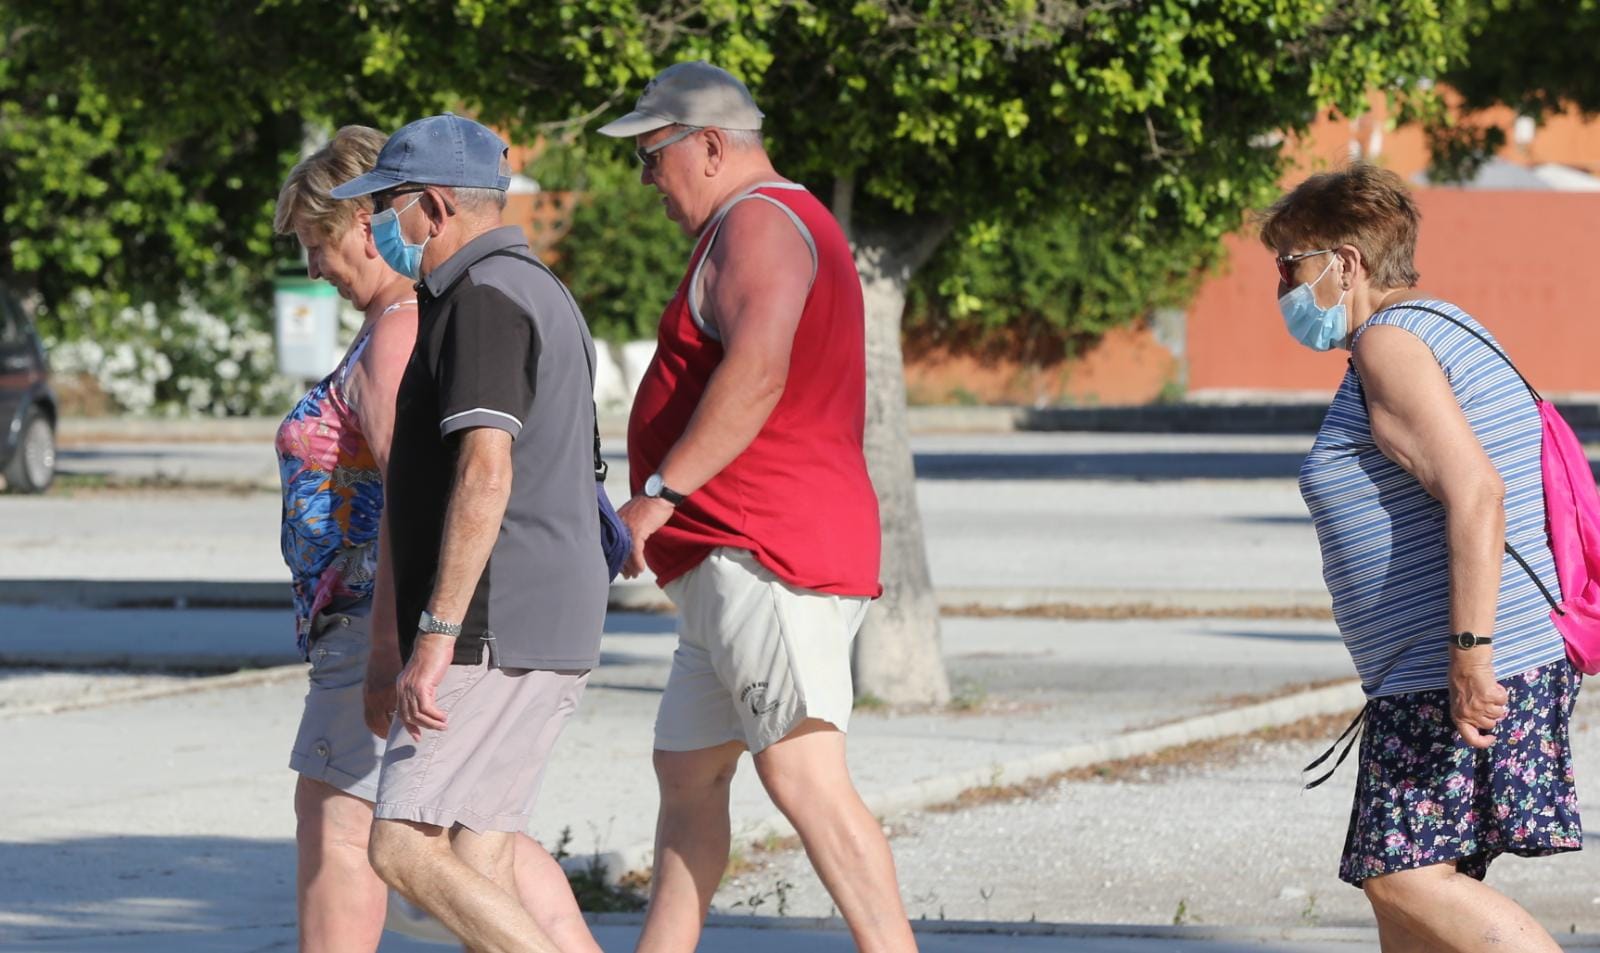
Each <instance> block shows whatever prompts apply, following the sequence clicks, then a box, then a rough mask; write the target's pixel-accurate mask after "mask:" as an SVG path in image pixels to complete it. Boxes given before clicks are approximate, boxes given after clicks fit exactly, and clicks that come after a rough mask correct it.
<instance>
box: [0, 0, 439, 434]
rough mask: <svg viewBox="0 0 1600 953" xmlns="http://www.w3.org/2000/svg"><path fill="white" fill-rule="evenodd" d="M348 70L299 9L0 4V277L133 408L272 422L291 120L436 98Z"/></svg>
mask: <svg viewBox="0 0 1600 953" xmlns="http://www.w3.org/2000/svg"><path fill="white" fill-rule="evenodd" d="M307 64H314V65H309V66H308V65H307ZM361 73H362V60H361V57H360V55H359V50H356V49H351V48H346V47H345V46H344V45H343V43H342V39H341V38H340V37H339V36H338V35H337V31H328V30H325V29H323V28H322V26H321V25H320V24H317V23H314V22H311V21H310V20H308V19H307V17H306V16H305V11H303V10H290V9H278V10H275V11H274V10H273V9H271V8H263V9H262V10H256V9H255V6H254V5H253V4H240V3H234V2H231V0H195V2H188V0H181V2H180V0H141V2H139V3H126V4H125V3H112V2H89V0H6V2H5V3H0V216H3V220H4V223H5V229H4V242H3V243H0V280H3V281H5V282H6V283H7V284H8V285H10V286H12V287H13V288H15V289H16V290H18V291H19V292H21V293H23V294H24V296H25V297H27V298H28V299H30V300H31V301H32V302H33V303H34V304H35V308H34V311H35V316H36V318H37V320H38V322H39V324H40V327H41V330H42V331H43V332H44V333H45V335H46V336H47V337H48V338H50V339H52V340H53V341H55V342H57V343H65V344H67V345H69V346H68V347H66V348H63V349H62V350H61V351H60V352H58V353H59V354H60V355H61V356H62V358H63V360H64V361H65V363H67V364H69V365H72V366H73V367H79V366H80V365H78V364H74V360H75V359H81V360H82V364H81V369H87V370H91V371H93V370H107V369H109V371H108V378H107V379H108V381H109V382H110V383H111V385H112V386H113V390H114V392H115V394H116V396H119V397H121V398H123V399H125V400H126V401H127V402H128V403H129V404H130V405H131V406H135V407H138V408H140V409H147V408H155V407H162V406H166V407H183V408H188V409H192V410H200V411H207V412H214V413H244V412H250V411H260V410H262V409H264V408H265V409H272V404H273V402H275V401H281V398H282V392H281V390H280V389H275V388H274V387H273V380H272V367H273V358H272V351H271V348H270V347H269V346H265V345H266V344H267V343H268V339H267V338H266V337H265V335H266V332H267V329H268V328H269V327H270V317H271V315H270V302H271V299H270V284H269V283H268V279H269V278H270V276H271V273H272V263H273V261H274V259H275V258H277V257H280V256H282V255H284V254H285V253H287V252H289V251H290V249H291V248H292V245H291V244H288V243H280V242H277V241H275V240H274V238H273V235H272V207H273V201H274V199H275V198H276V194H277V187H278V184H279V183H280V182H281V181H282V178H283V175H284V173H285V172H286V171H287V170H288V167H289V165H290V164H292V163H293V162H294V160H295V158H296V157H297V153H298V152H299V150H300V148H301V144H302V140H303V139H304V135H305V129H306V122H308V121H310V122H313V123H316V122H318V121H327V120H334V119H336V120H337V121H339V122H349V121H369V122H374V123H375V124H379V125H388V124H390V123H392V122H394V121H395V119H396V118H397V117H399V116H402V115H408V114H410V113H411V112H413V111H415V110H417V109H421V108H425V107H426V106H427V105H429V104H431V103H434V102H442V100H440V99H439V98H438V94H437V93H432V94H428V95H420V94H419V95H416V96H412V95H409V94H407V93H406V92H405V91H404V90H400V91H394V90H387V89H386V90H384V91H383V95H382V96H380V97H376V98H374V99H367V98H364V97H361V96H359V95H357V94H356V93H355V92H354V90H356V89H358V88H360V87H362V86H363V84H362V83H361V82H360V81H359V78H360V76H361ZM380 101H381V105H377V104H375V103H378V102H380ZM386 109H387V111H385V110H386ZM69 354H70V355H74V357H73V358H69V357H67V355H69ZM85 355H87V357H86V356H85Z"/></svg>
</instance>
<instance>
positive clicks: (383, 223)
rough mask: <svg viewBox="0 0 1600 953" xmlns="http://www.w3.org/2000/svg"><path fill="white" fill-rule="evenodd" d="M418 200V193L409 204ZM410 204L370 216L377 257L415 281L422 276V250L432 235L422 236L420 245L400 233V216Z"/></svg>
mask: <svg viewBox="0 0 1600 953" xmlns="http://www.w3.org/2000/svg"><path fill="white" fill-rule="evenodd" d="M420 201H422V196H420V195H419V196H417V197H416V198H414V199H412V200H411V205H415V204H417V203H418V202H420ZM411 205H407V206H406V207H405V208H403V209H400V210H399V211H396V210H395V209H393V208H386V209H384V210H383V211H381V212H379V213H378V214H376V215H374V216H372V244H374V245H376V246H377V248H378V257H379V258H382V259H383V261H384V264H386V265H388V266H389V267H390V268H393V269H394V270H395V271H397V272H399V273H400V274H402V275H405V276H406V277H407V278H410V279H411V280H412V281H417V280H420V279H421V278H422V250H423V249H424V248H427V247H428V242H430V241H432V240H433V236H432V235H429V236H428V237H427V238H424V239H423V240H422V244H420V245H413V244H412V243H411V242H408V241H406V237H405V236H404V235H402V234H401V233H400V216H401V214H403V213H405V212H407V211H409V210H410V209H411Z"/></svg>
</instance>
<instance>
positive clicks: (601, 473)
mask: <svg viewBox="0 0 1600 953" xmlns="http://www.w3.org/2000/svg"><path fill="white" fill-rule="evenodd" d="M484 258H515V259H517V260H518V261H525V262H527V263H528V264H530V265H533V266H534V267H536V268H538V269H539V270H540V271H543V272H544V273H545V274H547V275H549V276H550V277H551V278H552V279H554V280H555V283H556V286H557V287H559V288H560V289H561V293H562V294H564V295H566V296H567V303H568V304H570V305H571V306H572V318H573V320H574V321H577V322H578V329H579V331H580V332H583V333H585V334H586V333H587V332H588V328H587V327H586V326H585V325H584V323H583V312H582V311H581V310H580V309H579V308H578V302H577V300H576V299H574V298H573V297H572V291H571V290H570V289H569V288H567V286H566V284H565V283H564V282H563V281H562V280H561V279H560V278H557V277H556V273H555V272H553V271H551V270H550V266H549V265H546V264H545V263H544V262H542V261H540V260H539V259H537V258H534V257H532V256H531V255H524V254H522V253H521V252H515V251H512V250H511V249H509V248H502V249H499V250H498V251H492V252H490V253H489V254H487V255H484V256H483V258H480V259H478V261H483V259H484ZM466 276H467V273H466V272H462V274H461V278H457V279H456V281H455V282H452V283H451V285H450V287H451V288H454V287H455V285H456V283H458V282H460V281H461V279H462V278H465V277H466ZM449 293H450V292H449V289H446V290H445V292H444V294H449ZM440 297H444V295H443V294H442V295H440ZM578 340H579V344H580V345H581V344H582V341H583V334H580V335H579V338H578ZM583 363H584V367H586V368H587V369H588V371H589V393H590V400H589V406H590V408H591V409H592V410H593V412H594V478H595V479H596V480H600V481H604V480H605V478H606V474H608V473H609V472H610V471H611V465H610V464H608V463H606V461H605V459H604V458H603V457H601V456H600V408H599V406H598V405H596V404H595V402H594V398H593V394H594V362H593V361H592V360H590V358H589V353H588V351H587V350H585V351H584V355H583Z"/></svg>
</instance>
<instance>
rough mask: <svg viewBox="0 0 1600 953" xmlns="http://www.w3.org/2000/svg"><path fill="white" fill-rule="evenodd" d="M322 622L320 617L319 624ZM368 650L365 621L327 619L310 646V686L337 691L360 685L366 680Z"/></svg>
mask: <svg viewBox="0 0 1600 953" xmlns="http://www.w3.org/2000/svg"><path fill="white" fill-rule="evenodd" d="M323 619H324V617H321V616H319V617H318V621H319V622H321V621H323ZM368 648H369V639H368V634H367V620H366V619H365V618H364V617H362V616H348V615H341V616H338V617H331V618H328V620H327V623H326V628H324V629H323V630H322V634H321V635H319V636H317V638H316V640H315V641H313V642H312V643H311V671H310V679H311V686H312V687H313V688H321V689H337V688H349V687H350V686H351V685H355V684H358V683H359V682H361V681H362V680H363V679H365V678H366V674H367V652H368Z"/></svg>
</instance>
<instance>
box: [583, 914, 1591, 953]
mask: <svg viewBox="0 0 1600 953" xmlns="http://www.w3.org/2000/svg"><path fill="white" fill-rule="evenodd" d="M586 919H587V920H588V921H589V923H590V924H592V925H594V926H622V927H631V926H638V925H640V924H642V923H643V922H644V915H643V914H641V913H598V914H588V915H586ZM705 925H706V929H708V930H713V929H719V928H731V929H744V930H780V931H785V930H812V931H818V932H829V933H834V932H845V931H847V929H848V927H846V926H845V922H844V921H843V920H841V919H838V918H815V919H812V918H805V917H756V916H732V915H729V914H712V915H711V916H709V917H707V918H706V922H705ZM911 929H912V931H913V932H915V933H918V934H924V935H929V936H1019V937H1020V936H1048V937H1061V938H1063V939H1080V940H1111V939H1127V940H1171V941H1177V942H1190V943H1194V942H1232V943H1241V942H1242V943H1268V942H1272V941H1279V942H1290V943H1359V944H1362V945H1363V946H1364V947H1366V948H1368V949H1374V948H1376V946H1377V942H1378V931H1377V930H1376V929H1372V928H1368V927H1232V926H1206V925H1188V926H1169V925H1166V924H1142V923H1047V922H1038V921H1029V922H1011V921H1005V920H913V921H911ZM1560 937H1561V945H1562V947H1563V948H1565V949H1569V950H1571V949H1594V948H1600V933H1563V934H1560Z"/></svg>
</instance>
